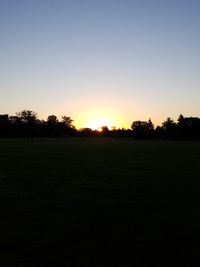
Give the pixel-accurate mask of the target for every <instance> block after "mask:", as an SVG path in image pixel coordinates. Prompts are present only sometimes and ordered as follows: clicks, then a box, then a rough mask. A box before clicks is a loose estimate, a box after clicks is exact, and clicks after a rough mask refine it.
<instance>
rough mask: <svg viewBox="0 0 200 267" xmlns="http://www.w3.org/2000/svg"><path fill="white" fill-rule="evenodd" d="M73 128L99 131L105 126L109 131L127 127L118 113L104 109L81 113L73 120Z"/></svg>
mask: <svg viewBox="0 0 200 267" xmlns="http://www.w3.org/2000/svg"><path fill="white" fill-rule="evenodd" d="M75 126H76V127H77V128H78V129H81V128H90V129H92V130H101V127H103V126H107V127H108V129H109V130H111V129H112V128H113V127H116V128H127V127H128V126H127V123H126V121H125V120H124V118H123V117H122V116H121V115H120V114H119V113H118V112H116V111H113V110H110V109H105V108H103V109H100V108H94V109H89V110H86V111H85V112H83V113H81V115H79V116H77V118H75Z"/></svg>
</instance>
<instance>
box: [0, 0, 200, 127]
mask: <svg viewBox="0 0 200 267" xmlns="http://www.w3.org/2000/svg"><path fill="white" fill-rule="evenodd" d="M199 14H200V1H199V0H167V1H166V0H17V1H16V0H0V34H1V35H0V38H1V42H0V114H4V113H8V114H10V115H13V114H14V113H15V112H17V111H21V110H22V109H31V110H34V111H36V112H37V113H38V115H39V118H44V119H46V117H47V116H48V115H51V114H55V115H57V116H58V117H59V118H60V117H61V116H62V115H66V116H71V117H72V118H73V119H74V120H75V125H76V126H77V127H78V128H79V127H87V126H89V124H90V122H91V121H92V120H95V117H96V118H97V117H98V118H101V117H104V118H108V120H110V121H111V123H112V124H113V126H117V127H130V125H131V122H132V121H134V120H148V119H149V117H150V118H151V119H152V121H153V122H154V123H155V124H156V125H157V124H160V123H161V122H162V121H163V120H165V119H166V118H167V117H169V116H170V117H172V118H174V119H175V120H176V119H177V117H178V115H179V114H180V113H182V114H183V115H185V116H198V117H199V116H200V104H199V103H200V15H199Z"/></svg>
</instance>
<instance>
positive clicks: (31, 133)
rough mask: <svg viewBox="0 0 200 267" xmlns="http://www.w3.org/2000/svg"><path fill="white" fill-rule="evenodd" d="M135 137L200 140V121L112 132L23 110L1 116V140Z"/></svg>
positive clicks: (187, 119)
mask: <svg viewBox="0 0 200 267" xmlns="http://www.w3.org/2000/svg"><path fill="white" fill-rule="evenodd" d="M67 136H71V137H98V136H104V137H132V138H135V139H199V140H200V118H197V117H184V116H183V115H180V116H179V117H178V120H177V122H175V121H174V120H173V119H171V118H167V119H166V120H165V121H164V122H163V123H162V125H161V126H157V127H155V126H154V124H153V123H152V121H151V119H149V120H148V121H140V120H138V121H133V122H132V124H131V129H123V128H122V129H120V128H119V129H117V128H114V127H113V128H112V130H109V129H108V127H107V126H106V125H105V126H103V127H102V128H101V130H100V131H98V130H92V129H90V128H82V129H79V130H77V129H76V127H75V126H74V125H73V119H71V117H68V116H62V119H61V120H58V118H57V116H55V115H49V116H48V117H47V120H39V119H38V116H37V113H36V112H34V111H32V110H22V111H21V112H17V113H16V115H15V116H9V115H8V114H0V137H26V138H28V139H32V138H34V137H67Z"/></svg>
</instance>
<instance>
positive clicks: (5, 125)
mask: <svg viewBox="0 0 200 267" xmlns="http://www.w3.org/2000/svg"><path fill="white" fill-rule="evenodd" d="M9 130H10V120H9V115H8V114H2V115H0V136H4V137H5V136H9Z"/></svg>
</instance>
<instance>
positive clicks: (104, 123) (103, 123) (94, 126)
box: [88, 118, 113, 130]
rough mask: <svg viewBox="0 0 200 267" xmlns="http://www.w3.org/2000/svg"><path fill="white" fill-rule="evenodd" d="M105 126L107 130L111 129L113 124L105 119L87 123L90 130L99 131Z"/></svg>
mask: <svg viewBox="0 0 200 267" xmlns="http://www.w3.org/2000/svg"><path fill="white" fill-rule="evenodd" d="M103 126H107V127H108V129H109V130H111V129H112V127H113V122H112V121H110V120H109V119H105V118H97V119H95V120H92V121H91V122H89V123H88V127H89V128H91V129H92V130H101V127H103Z"/></svg>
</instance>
